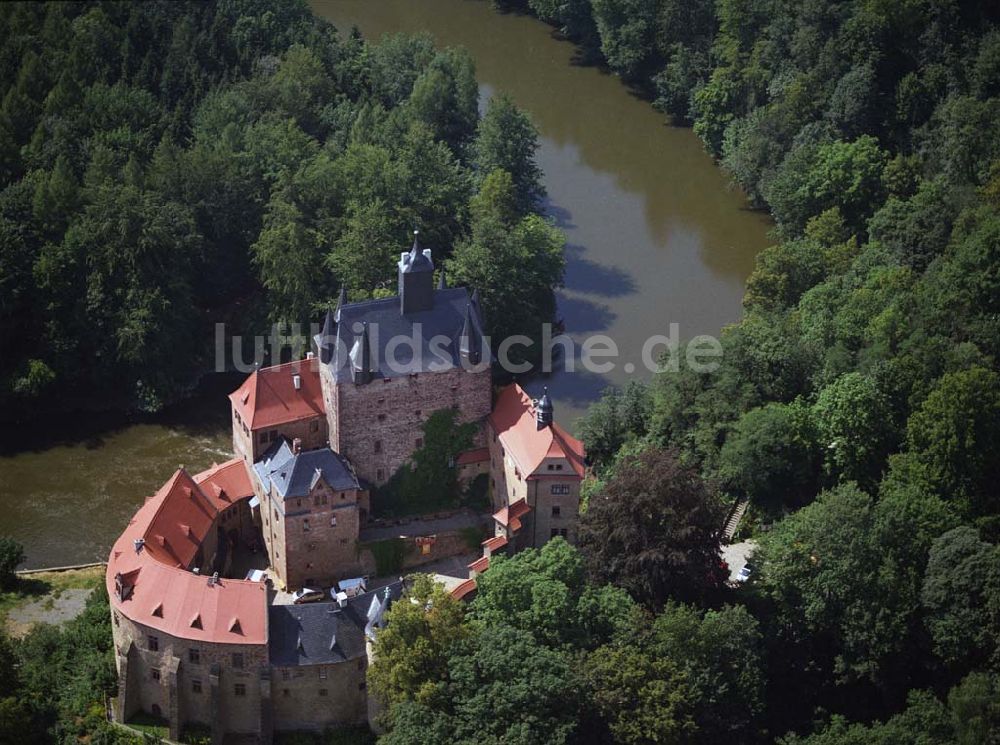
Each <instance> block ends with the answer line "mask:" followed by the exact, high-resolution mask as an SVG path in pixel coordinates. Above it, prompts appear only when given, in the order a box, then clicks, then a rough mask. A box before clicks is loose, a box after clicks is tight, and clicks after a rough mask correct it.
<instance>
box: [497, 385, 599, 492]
mask: <svg viewBox="0 0 1000 745" xmlns="http://www.w3.org/2000/svg"><path fill="white" fill-rule="evenodd" d="M489 421H490V425H491V426H492V427H493V431H494V432H496V433H497V436H498V437H499V438H500V442H501V443H503V446H504V450H505V451H506V452H507V453H508V454H509V455H510V456H511V457H512V458H513V459H514V461H515V463H516V464H517V465H518V466H519V467H520V468H521V471H522V473H523V474H524V477H525V478H527V479H530V478H532V477H533V474H534V473H535V471H536V470H538V467H539V466H540V465H541V464H542V462H543V461H544V460H545V459H546V458H565V459H566V460H567V461H569V464H570V467H571V468H572V469H573V471H574V472H575V473H576V475H577V476H579V477H581V478H582V477H583V473H584V462H583V461H584V451H583V443H582V442H580V441H579V440H578V439H576V438H575V437H573V435H571V434H569V432H567V431H566V430H564V429H563V428H562V427H561V426H559V425H558V424H556V423H555V422H553V423H552V425H551V426H548V427H543V428H542V429H538V426H537V425H536V423H535V409H534V406H533V405H532V402H531V397H530V396H529V395H528V394H527V393H525V392H524V391H523V390H522V389H521V387H520V386H519V385H517V384H516V383H514V384H512V385H509V386H507V387H506V388H504V389H503V390H502V391H501V392H500V395H499V396H498V397H497V402H496V406H494V407H493V413H492V414H490V417H489Z"/></svg>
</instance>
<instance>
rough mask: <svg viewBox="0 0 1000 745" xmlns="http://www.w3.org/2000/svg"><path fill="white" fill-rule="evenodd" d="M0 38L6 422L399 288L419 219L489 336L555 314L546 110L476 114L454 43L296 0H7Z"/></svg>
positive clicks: (176, 391)
mask: <svg viewBox="0 0 1000 745" xmlns="http://www.w3.org/2000/svg"><path fill="white" fill-rule="evenodd" d="M0 45H2V50H3V51H2V53H0V345H2V348H3V350H4V352H3V355H2V357H0V408H2V410H3V413H4V414H5V415H6V416H7V417H10V416H12V415H19V416H24V415H26V413H27V412H28V411H32V410H34V409H35V408H36V407H37V406H39V405H40V404H46V405H63V404H65V403H67V402H73V401H79V400H83V401H86V402H87V404H88V405H90V406H94V405H96V404H98V403H100V402H102V401H104V402H107V403H108V404H113V405H116V406H124V407H130V408H136V407H137V408H141V409H146V410H154V409H157V408H159V407H160V406H161V405H162V403H163V402H165V401H167V400H170V399H173V398H176V397H177V396H179V395H182V394H183V393H184V392H185V391H186V389H188V388H189V387H190V386H191V385H192V384H193V383H194V381H195V380H196V379H197V377H198V376H199V375H200V374H202V373H203V372H206V371H209V370H211V369H212V367H213V366H214V364H215V355H214V350H213V348H212V344H213V341H214V339H215V331H214V324H215V323H218V322H226V323H227V324H228V326H227V333H229V334H239V335H253V334H255V333H267V332H268V331H270V328H269V324H270V323H273V322H280V323H282V324H288V323H301V324H308V323H309V322H310V321H313V322H315V321H316V320H317V319H318V318H319V317H320V314H321V312H322V311H323V310H324V309H325V308H326V307H329V306H330V304H331V303H333V302H335V301H336V297H337V294H338V290H339V288H340V286H342V285H343V286H345V287H347V288H348V290H349V294H350V295H351V297H352V299H361V298H365V297H371V296H373V295H378V294H386V293H388V292H390V291H391V288H392V287H393V283H394V282H395V261H396V259H398V255H399V251H401V250H405V249H406V248H408V246H409V242H410V241H411V240H412V236H411V235H410V231H411V230H412V229H414V228H418V229H420V230H421V232H422V238H423V242H424V245H425V246H429V247H431V248H432V249H433V250H434V251H435V257H436V259H438V260H439V261H440V260H443V259H446V258H451V259H454V262H455V265H454V280H455V281H463V282H469V283H471V284H474V285H475V286H477V287H478V288H479V289H480V291H481V293H482V295H483V305H484V310H485V311H486V317H487V319H489V318H493V319H496V323H497V324H498V328H497V329H492V328H491V329H489V330H490V331H494V330H497V331H500V332H511V331H522V330H523V331H530V330H531V328H532V327H533V326H537V325H538V321H539V319H542V320H548V319H549V318H550V317H551V314H552V309H553V305H554V301H553V299H552V288H553V286H554V285H556V284H558V283H560V282H561V277H562V266H563V263H562V262H563V260H562V250H561V249H562V237H561V235H560V234H559V233H558V232H556V231H555V230H554V229H552V228H551V227H550V226H549V225H548V224H547V223H546V222H544V221H543V220H541V218H540V217H538V216H537V215H535V214H534V210H535V209H536V205H537V201H538V198H539V197H540V196H541V194H542V193H543V191H542V187H541V182H540V174H539V172H538V170H537V167H535V165H534V162H533V156H534V151H535V147H536V141H537V137H536V134H535V131H534V128H533V127H532V125H531V123H530V122H529V121H528V120H527V118H526V117H525V116H524V114H522V113H521V112H520V111H518V110H517V109H516V108H515V107H514V106H513V105H512V104H511V103H510V102H509V101H507V100H506V99H502V98H500V99H497V100H496V101H494V102H493V104H492V105H491V106H490V107H489V108H488V110H487V111H486V113H485V115H484V116H483V117H482V119H481V118H480V116H479V112H478V109H477V105H478V86H477V84H476V80H475V72H474V69H473V65H472V62H471V60H470V59H469V57H468V55H467V54H465V53H464V52H462V51H459V50H454V49H445V50H440V51H438V50H436V49H435V48H434V46H433V44H432V42H431V39H430V38H429V37H407V36H396V37H392V38H389V39H387V40H386V41H385V42H384V43H382V44H380V45H377V46H376V45H371V44H368V43H366V42H364V41H362V40H361V39H360V38H358V37H355V36H350V35H346V36H345V35H340V36H338V34H337V32H336V30H335V29H334V28H333V27H332V26H330V25H329V24H328V23H326V22H323V21H320V20H319V19H317V18H315V17H314V16H313V15H312V14H311V12H310V11H309V9H308V8H307V7H306V5H305V3H304V2H302V1H301V0H286V1H282V2H269V1H267V0H245V1H244V0H218V1H216V2H208V3H200V2H199V3H194V2H181V3H177V2H155V1H154V2H142V3H117V2H81V3H62V2H50V3H5V4H3V6H2V7H0ZM484 184H488V185H486V186H484ZM481 187H482V188H481ZM513 236H516V237H517V240H514V239H513V238H512V237H513ZM484 254H487V255H490V256H492V257H493V260H492V261H491V262H490V264H489V265H488V266H483V262H482V261H481V257H482V256H483V255H484ZM501 283H503V284H501ZM511 288H513V290H514V292H513V294H510V295H509V296H508V293H510V292H511ZM502 293H503V297H505V298H506V301H505V302H508V303H509V307H510V312H509V313H506V314H501V313H499V312H496V313H492V312H490V311H491V310H493V309H496V308H497V307H498V306H499V302H500V297H501V294H502ZM288 331H289V328H288V326H287V325H283V326H282V332H283V333H287V332H288ZM304 331H306V332H307V331H308V327H307V326H306V327H304ZM252 350H253V344H252V343H251V342H249V341H248V342H247V343H246V344H245V350H244V357H245V359H244V360H243V362H244V364H249V363H250V362H252V358H251V355H252V353H253V352H252ZM270 361H273V360H266V361H265V362H270ZM227 362H230V363H231V360H227Z"/></svg>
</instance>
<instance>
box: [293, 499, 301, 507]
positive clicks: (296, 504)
mask: <svg viewBox="0 0 1000 745" xmlns="http://www.w3.org/2000/svg"><path fill="white" fill-rule="evenodd" d="M301 506H302V500H301V499H297V500H295V507H296V509H298V508H299V507H301Z"/></svg>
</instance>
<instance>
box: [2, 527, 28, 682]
mask: <svg viewBox="0 0 1000 745" xmlns="http://www.w3.org/2000/svg"><path fill="white" fill-rule="evenodd" d="M24 558H25V557H24V546H22V545H21V544H20V543H18V542H17V541H15V540H14V539H13V538H10V537H9V536H2V537H0V589H3V590H9V589H11V588H12V587H14V585H16V584H17V575H16V574H15V573H14V570H16V569H17V567H18V565H19V564H21V563H22V562H23V561H24ZM0 651H2V650H0ZM0 694H4V692H3V690H0ZM4 695H5V694H4Z"/></svg>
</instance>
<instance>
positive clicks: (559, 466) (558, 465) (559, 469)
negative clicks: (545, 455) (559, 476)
mask: <svg viewBox="0 0 1000 745" xmlns="http://www.w3.org/2000/svg"><path fill="white" fill-rule="evenodd" d="M556 470H557V471H561V470H563V464H562V463H556Z"/></svg>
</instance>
